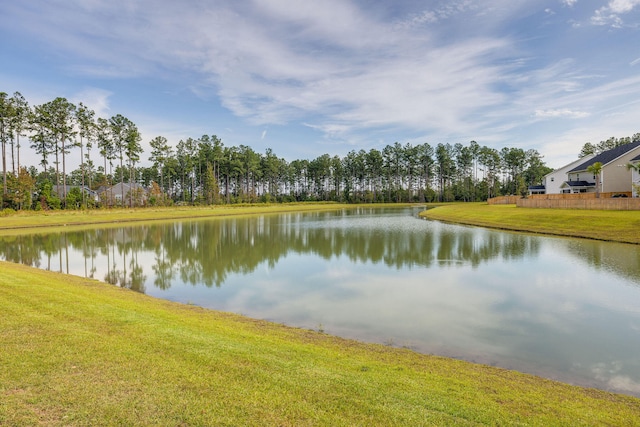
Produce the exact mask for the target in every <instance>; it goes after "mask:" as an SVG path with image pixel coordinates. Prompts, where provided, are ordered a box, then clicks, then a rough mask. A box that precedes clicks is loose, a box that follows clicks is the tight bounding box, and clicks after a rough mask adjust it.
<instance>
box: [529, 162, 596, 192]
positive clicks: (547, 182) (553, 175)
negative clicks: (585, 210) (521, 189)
mask: <svg viewBox="0 0 640 427" xmlns="http://www.w3.org/2000/svg"><path fill="white" fill-rule="evenodd" d="M593 157H595V154H590V155H588V156H585V157H581V158H579V159H578V160H575V161H573V162H571V163H569V164H568V165H565V166H563V167H561V168H559V169H556V170H554V171H553V172H549V173H548V174H546V175H545V176H544V177H542V185H532V186H530V187H529V194H530V195H531V194H560V193H562V188H561V187H562V185H563V184H564V183H565V182H566V181H567V172H569V171H570V170H571V169H573V168H575V167H576V166H578V165H580V164H582V163H584V162H586V161H588V160H591V159H592V158H593Z"/></svg>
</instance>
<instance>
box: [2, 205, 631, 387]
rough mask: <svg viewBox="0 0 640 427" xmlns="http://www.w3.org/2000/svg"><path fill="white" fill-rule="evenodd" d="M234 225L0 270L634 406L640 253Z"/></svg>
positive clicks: (23, 242) (458, 235)
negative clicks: (80, 281)
mask: <svg viewBox="0 0 640 427" xmlns="http://www.w3.org/2000/svg"><path fill="white" fill-rule="evenodd" d="M418 212H419V209H416V208H414V209H408V208H402V209H401V208H354V209H347V210H338V211H334V212H315V213H288V214H280V215H265V216H247V217H237V218H234V217H230V218H223V219H220V218H218V219H207V220H204V219H202V220H194V221H182V222H157V223H153V224H152V225H147V226H133V225H131V226H126V227H121V228H96V229H92V230H88V231H82V232H77V231H72V232H66V233H56V234H29V235H24V236H19V237H7V238H0V258H1V259H4V260H9V261H14V262H21V263H24V264H28V265H31V266H35V267H39V268H44V269H49V270H53V271H61V272H64V273H69V274H75V275H80V276H87V277H93V278H96V279H99V280H103V281H106V282H109V283H112V284H115V285H118V286H122V287H127V288H131V289H134V290H136V291H139V292H144V293H146V294H149V295H152V296H155V297H158V298H165V299H169V300H173V301H178V302H183V303H189V304H196V305H199V306H203V307H208V308H212V309H216V310H224V311H230V312H235V313H239V314H243V315H246V316H250V317H254V318H260V319H266V320H271V321H274V322H279V323H284V324H287V325H291V326H296V327H302V328H309V329H315V330H320V331H323V332H326V333H329V334H333V335H339V336H343V337H347V338H355V339H358V340H362V341H369V342H378V343H383V344H387V345H392V346H398V347H407V348H410V349H413V350H415V351H418V352H422V353H429V354H437V355H443V356H449V357H454V358H459V359H464V360H468V361H474V362H479V363H485V364H489V365H494V366H500V367H503V368H508V369H515V370H518V371H522V372H528V373H533V374H537V375H540V376H543V377H547V378H551V379H557V380H560V381H564V382H568V383H572V384H577V385H584V386H590V387H597V388H601V389H605V390H610V391H615V392H621V393H627V394H632V395H636V396H640V358H639V357H638V354H640V246H636V245H628V244H615V243H605V242H596V241H589V240H580V239H565V238H554V237H544V236H537V235H528V234H518V233H506V232H499V231H492V230H487V229H482V228H474V227H463V226H457V225H451V224H443V223H439V222H436V221H427V220H422V219H419V218H418V217H417V213H418Z"/></svg>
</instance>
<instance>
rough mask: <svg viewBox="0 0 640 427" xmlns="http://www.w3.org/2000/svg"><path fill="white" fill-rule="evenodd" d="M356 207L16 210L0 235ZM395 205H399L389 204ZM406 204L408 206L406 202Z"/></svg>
mask: <svg viewBox="0 0 640 427" xmlns="http://www.w3.org/2000/svg"><path fill="white" fill-rule="evenodd" d="M357 206H368V207H371V206H381V205H350V204H339V203H318V202H316V203H285V204H257V205H221V206H205V207H193V206H172V207H159V208H138V209H126V208H125V209H94V210H84V211H82V210H79V211H65V210H59V211H39V212H36V211H20V212H17V213H14V214H11V215H7V216H3V217H0V235H15V234H23V233H27V232H31V231H36V230H37V229H41V228H47V231H54V230H55V229H56V228H62V227H65V228H66V227H83V226H96V225H116V226H118V224H121V223H129V222H143V221H161V220H180V219H197V218H213V217H223V216H231V215H233V216H238V215H256V214H270V213H283V212H304V211H322V210H336V209H345V208H354V207H357ZM389 206H399V205H389ZM406 206H409V205H406Z"/></svg>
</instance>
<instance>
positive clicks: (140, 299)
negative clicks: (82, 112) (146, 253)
mask: <svg viewBox="0 0 640 427" xmlns="http://www.w3.org/2000/svg"><path fill="white" fill-rule="evenodd" d="M0 312H1V313H2V327H1V328H0V366H1V367H2V369H0V425H3V426H4V425H7V426H33V425H47V426H49V425H53V426H55V425H60V426H63V425H64V426H86V425H159V426H187V425H188V426H200V425H201V426H213V425H215V426H240V425H242V426H311V425H323V426H325V425H326V426H358V425H360V426H367V425H370V426H374V425H375V426H385V425H390V426H422V425H539V426H553V425H559V426H560V425H562V426H565V425H572V426H575V425H612V426H613V425H615V426H624V425H629V426H631V425H638V423H640V399H636V398H633V397H628V396H622V395H616V394H611V393H607V392H603V391H598V390H592V389H583V388H579V387H573V386H569V385H565V384H561V383H556V382H553V381H549V380H544V379H541V378H538V377H534V376H531V375H525V374H520V373H517V372H513V371H506V370H502V369H497V368H492V367H488V366H483V365H477V364H471V363H467V362H461V361H457V360H452V359H446V358H441V357H434V356H428V355H420V354H417V353H414V352H411V351H409V350H404V349H395V348H391V347H385V346H380V345H370V344H363V343H359V342H355V341H350V340H345V339H340V338H335V337H331V336H328V335H325V334H321V333H319V332H313V331H308V330H302V329H295V328H289V327H285V326H282V325H278V324H273V323H268V322H264V321H257V320H251V319H248V318H244V317H241V316H237V315H231V314H226V313H221V312H216V311H211V310H206V309H202V308H199V307H194V306H188V305H181V304H176V303H171V302H168V301H164V300H159V299H154V298H151V297H148V296H145V295H142V294H138V293H135V292H132V291H128V290H124V289H120V288H117V287H114V286H110V285H106V284H103V283H100V282H97V281H92V280H88V279H83V278H78V277H70V276H65V275H61V274H57V273H52V272H47V271H42V270H36V269H32V268H29V267H25V266H22V265H16V264H9V263H0Z"/></svg>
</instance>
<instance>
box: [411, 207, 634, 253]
mask: <svg viewBox="0 0 640 427" xmlns="http://www.w3.org/2000/svg"><path fill="white" fill-rule="evenodd" d="M420 215H421V216H423V217H425V218H430V219H437V220H440V221H448V222H455V223H459V224H466V225H476V226H481V227H489V228H497V229H501V230H511V231H524V232H530V233H542V234H550V235H558V236H567V237H583V238H588V239H597V240H606V241H612V242H623V243H635V244H640V213H638V212H637V211H604V210H602V211H599V210H573V209H528V208H516V206H515V205H488V204H486V203H458V204H451V205H445V206H438V207H436V208H434V209H429V210H427V211H425V212H422V213H421V214H420Z"/></svg>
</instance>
